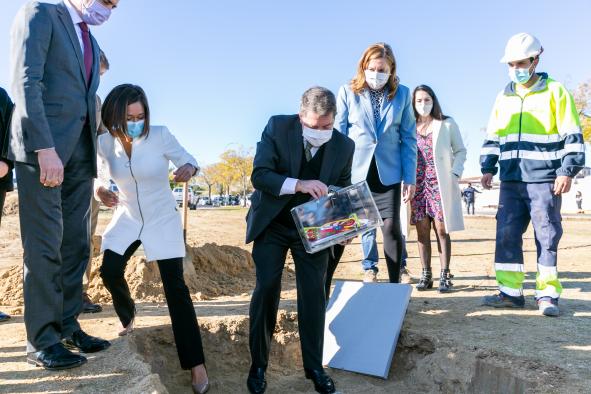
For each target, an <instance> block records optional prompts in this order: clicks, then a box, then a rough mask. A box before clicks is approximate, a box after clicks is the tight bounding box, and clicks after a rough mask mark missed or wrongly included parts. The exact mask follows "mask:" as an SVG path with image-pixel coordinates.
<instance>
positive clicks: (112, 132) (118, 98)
mask: <svg viewBox="0 0 591 394" xmlns="http://www.w3.org/2000/svg"><path fill="white" fill-rule="evenodd" d="M102 119H103V123H104V125H105V128H106V129H107V130H108V131H109V132H108V133H104V134H102V135H100V136H99V137H98V139H97V152H98V158H99V160H98V162H99V166H100V167H103V169H106V171H103V173H106V174H109V175H110V179H112V180H113V181H114V182H115V183H116V184H117V187H118V189H119V195H118V196H117V195H115V194H114V193H112V192H110V191H109V190H108V180H99V181H98V182H96V183H95V185H96V186H95V189H96V196H97V197H98V198H99V199H100V200H101V201H102V202H103V203H104V204H105V205H107V206H109V207H113V206H116V207H117V208H116V210H115V213H114V214H113V219H112V220H111V222H110V223H109V225H108V226H107V228H106V229H105V232H104V234H103V241H102V245H101V249H102V251H103V252H104V256H103V263H102V266H101V269H100V271H101V278H102V279H103V282H104V283H105V287H106V288H107V289H108V290H109V292H110V293H111V296H112V298H113V306H114V308H115V312H116V313H117V316H118V317H119V320H120V321H121V324H122V325H123V330H122V331H121V332H120V333H119V335H126V334H128V333H129V332H131V331H132V330H133V326H134V318H135V314H136V309H135V304H134V301H133V299H132V298H131V294H130V292H129V287H128V286H127V282H126V281H125V277H124V273H125V266H126V264H127V261H128V260H129V258H130V257H131V256H132V255H133V253H134V252H135V251H136V250H137V248H138V247H139V246H140V244H142V245H143V246H144V251H145V254H146V257H147V259H148V260H149V261H154V260H156V261H157V262H158V268H159V270H160V276H161V278H162V284H163V287H164V294H165V296H166V301H167V303H168V310H169V313H170V318H171V321H172V330H173V333H174V340H175V343H176V347H177V352H178V356H179V360H180V363H181V367H182V368H183V369H191V375H192V382H193V391H194V392H195V393H205V392H206V391H207V390H208V389H209V382H208V378H207V372H206V370H205V365H204V362H205V358H204V355H203V346H202V343H201V335H200V332H199V326H198V325H197V317H196V315H195V309H194V308H193V302H192V301H191V296H190V294H189V289H188V288H187V286H186V284H185V281H184V279H183V257H184V256H185V244H184V241H183V231H182V225H181V216H180V214H179V212H178V210H177V205H176V201H175V199H174V197H173V195H172V192H171V190H170V186H169V181H168V165H169V162H171V161H172V162H173V164H174V165H175V166H176V167H177V170H176V171H175V179H174V180H175V182H186V181H188V180H189V179H190V178H191V177H192V176H194V175H196V174H197V172H198V170H199V167H198V166H197V162H196V161H195V159H194V158H193V157H192V156H191V155H190V154H189V153H187V151H186V150H185V149H183V147H182V146H181V145H180V144H179V143H178V141H177V140H176V138H175V137H174V136H173V135H172V134H171V133H170V132H169V131H168V129H167V128H166V127H163V126H152V125H150V108H149V106H148V100H147V98H146V95H145V93H144V91H143V89H142V88H140V87H139V86H135V85H130V84H125V85H119V86H117V87H116V88H114V89H113V90H112V91H111V93H109V95H108V96H107V98H106V100H105V103H104V104H103V108H102Z"/></svg>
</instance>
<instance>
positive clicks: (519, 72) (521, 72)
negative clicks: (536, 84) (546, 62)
mask: <svg viewBox="0 0 591 394" xmlns="http://www.w3.org/2000/svg"><path fill="white" fill-rule="evenodd" d="M531 77H532V73H531V72H530V71H529V68H510V69H509V78H511V81H513V82H515V83H518V84H520V85H525V84H526V83H527V82H528V81H529V80H530V79H531Z"/></svg>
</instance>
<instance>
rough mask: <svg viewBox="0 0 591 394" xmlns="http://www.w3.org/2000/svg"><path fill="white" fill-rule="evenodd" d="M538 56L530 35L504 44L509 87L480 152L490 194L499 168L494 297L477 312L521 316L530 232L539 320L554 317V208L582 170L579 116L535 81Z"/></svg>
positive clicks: (539, 78) (557, 225) (566, 100)
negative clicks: (510, 311) (508, 311)
mask: <svg viewBox="0 0 591 394" xmlns="http://www.w3.org/2000/svg"><path fill="white" fill-rule="evenodd" d="M542 52H543V48H542V44H541V43H540V41H539V40H538V39H537V38H536V37H534V36H532V35H531V34H528V33H519V34H516V35H514V36H513V37H511V38H510V39H509V41H508V42H507V45H506V47H505V55H504V56H503V58H502V59H501V63H505V64H507V66H508V71H509V78H510V79H511V81H510V82H509V84H507V86H506V87H505V89H504V90H503V91H502V92H500V93H499V94H498V95H497V99H496V101H495V104H494V107H493V110H492V114H491V117H490V120H489V123H488V127H487V138H486V140H485V141H484V144H483V146H482V149H481V155H480V166H481V170H482V174H483V175H482V180H481V182H482V186H483V187H484V188H485V189H490V188H491V187H492V179H493V176H494V175H495V174H496V173H497V164H498V166H499V167H500V179H501V188H500V194H499V204H498V205H499V209H498V211H497V236H496V245H495V270H496V277H497V283H498V285H499V293H498V294H494V295H489V296H485V297H484V298H483V300H482V303H483V305H487V306H492V307H495V308H523V307H524V306H525V298H524V297H523V281H524V279H525V273H524V271H525V270H524V267H523V234H524V233H525V231H527V227H528V226H529V222H530V221H531V222H532V225H533V227H534V236H535V240H536V249H537V260H538V266H537V271H538V272H537V276H536V295H535V297H536V301H537V303H538V311H539V312H540V313H541V314H543V315H545V316H558V315H559V313H560V311H559V309H558V299H559V298H560V293H561V292H562V285H561V284H560V281H559V280H558V270H557V267H556V265H557V257H558V243H559V241H560V238H561V237H562V233H563V230H562V223H561V220H562V217H561V215H560V207H561V204H562V194H564V193H568V191H569V190H570V188H571V184H572V179H573V178H574V177H575V175H577V173H578V172H579V171H580V170H581V169H582V168H583V167H584V165H585V145H584V142H583V134H582V133H581V125H580V123H579V113H578V111H577V108H576V106H575V101H574V99H573V97H572V95H571V94H570V93H569V91H568V90H567V89H566V88H565V87H564V85H563V84H561V83H560V82H557V81H555V80H554V79H552V78H550V77H549V76H548V74H546V73H536V72H535V71H536V68H537V67H538V64H539V63H540V55H541V54H542Z"/></svg>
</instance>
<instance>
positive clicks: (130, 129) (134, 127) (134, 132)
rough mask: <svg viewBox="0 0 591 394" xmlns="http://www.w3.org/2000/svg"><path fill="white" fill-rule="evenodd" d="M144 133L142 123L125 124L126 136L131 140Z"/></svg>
mask: <svg viewBox="0 0 591 394" xmlns="http://www.w3.org/2000/svg"><path fill="white" fill-rule="evenodd" d="M143 132H144V121H143V120H138V121H137V122H127V135H128V136H130V137H131V138H137V137H139V136H140V135H142V133H143Z"/></svg>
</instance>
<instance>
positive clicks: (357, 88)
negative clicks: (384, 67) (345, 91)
mask: <svg viewBox="0 0 591 394" xmlns="http://www.w3.org/2000/svg"><path fill="white" fill-rule="evenodd" d="M381 58H383V59H385V60H386V62H387V63H388V65H389V66H390V78H388V82H387V83H386V86H388V88H389V89H390V92H389V93H388V99H389V100H392V98H393V97H394V95H395V94H396V90H397V89H398V84H399V82H400V81H399V80H398V76H396V58H395V57H394V52H392V48H391V47H390V45H388V44H386V43H385V42H378V43H377V44H373V45H370V46H369V48H367V49H366V50H365V52H363V55H362V56H361V59H359V63H358V65H357V74H356V75H355V77H354V78H353V79H352V80H351V90H353V92H354V93H355V94H360V93H361V92H362V91H363V89H365V88H366V87H367V84H366V83H365V70H366V68H367V66H368V64H369V62H370V61H372V60H373V59H381Z"/></svg>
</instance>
